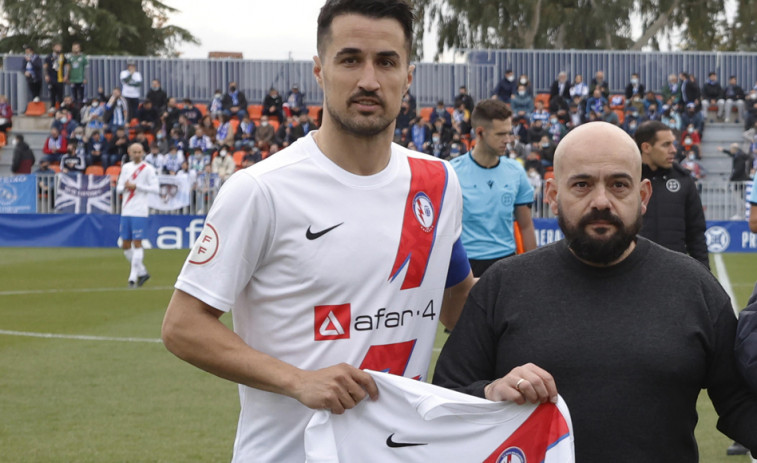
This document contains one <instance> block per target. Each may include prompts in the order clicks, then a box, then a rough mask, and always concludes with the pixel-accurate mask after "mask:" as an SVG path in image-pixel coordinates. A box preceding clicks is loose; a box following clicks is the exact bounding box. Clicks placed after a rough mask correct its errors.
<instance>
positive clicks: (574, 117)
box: [566, 103, 585, 130]
mask: <svg viewBox="0 0 757 463" xmlns="http://www.w3.org/2000/svg"><path fill="white" fill-rule="evenodd" d="M584 122H585V119H584V113H583V111H581V109H580V108H579V107H578V105H577V104H576V103H571V104H570V107H569V109H568V122H567V124H566V128H567V129H568V130H573V129H574V128H576V127H578V126H579V125H581V124H583V123H584Z"/></svg>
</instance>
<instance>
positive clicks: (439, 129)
mask: <svg viewBox="0 0 757 463" xmlns="http://www.w3.org/2000/svg"><path fill="white" fill-rule="evenodd" d="M452 133H453V130H452V128H451V127H449V126H447V125H446V124H445V123H444V122H443V121H442V119H441V118H437V119H436V120H435V121H434V123H433V124H431V138H432V141H433V137H434V134H438V135H439V138H440V140H439V141H440V142H442V143H449V142H451V141H452ZM437 157H438V156H437Z"/></svg>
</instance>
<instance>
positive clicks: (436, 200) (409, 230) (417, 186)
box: [389, 157, 447, 289]
mask: <svg viewBox="0 0 757 463" xmlns="http://www.w3.org/2000/svg"><path fill="white" fill-rule="evenodd" d="M407 160H408V163H409V164H410V191H409V192H408V194H407V202H406V203H405V217H404V219H403V220H402V235H401V237H400V244H399V248H398V250H397V257H396V258H395V260H394V266H393V267H392V272H391V275H390V277H389V281H393V280H394V279H395V278H396V277H397V275H399V273H400V271H402V269H403V268H404V267H405V266H407V273H406V274H405V280H404V281H403V282H402V287H401V289H410V288H417V287H419V286H420V285H421V283H422V282H423V277H424V275H425V274H426V267H427V266H428V260H429V257H430V256H431V250H432V249H433V245H434V237H435V236H436V225H437V222H438V220H439V217H440V215H441V211H442V201H443V198H444V191H445V190H446V189H447V168H446V167H445V166H444V164H443V163H441V162H436V161H427V160H423V159H418V158H412V157H408V158H407Z"/></svg>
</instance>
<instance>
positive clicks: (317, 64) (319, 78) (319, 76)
mask: <svg viewBox="0 0 757 463" xmlns="http://www.w3.org/2000/svg"><path fill="white" fill-rule="evenodd" d="M313 76H315V81H316V82H318V86H319V87H321V89H323V66H322V65H321V58H319V57H318V55H315V56H313Z"/></svg>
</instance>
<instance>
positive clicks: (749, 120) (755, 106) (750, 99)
mask: <svg viewBox="0 0 757 463" xmlns="http://www.w3.org/2000/svg"><path fill="white" fill-rule="evenodd" d="M744 107H745V108H749V109H748V110H747V111H746V117H745V119H746V123H745V124H744V125H745V128H748V127H752V126H753V125H754V123H755V122H757V90H752V91H751V92H749V95H748V96H747V98H746V99H745V100H744Z"/></svg>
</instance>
